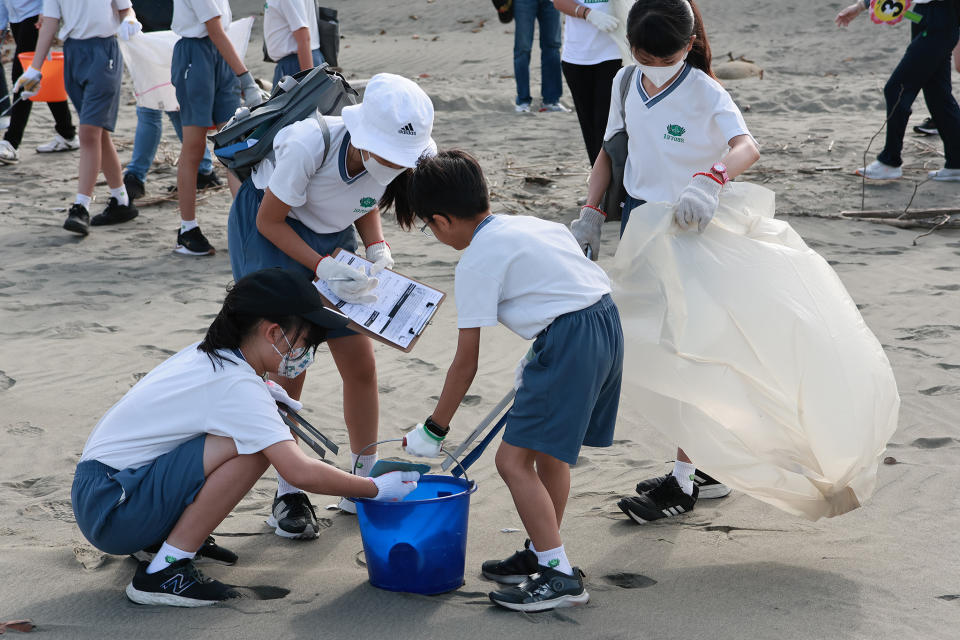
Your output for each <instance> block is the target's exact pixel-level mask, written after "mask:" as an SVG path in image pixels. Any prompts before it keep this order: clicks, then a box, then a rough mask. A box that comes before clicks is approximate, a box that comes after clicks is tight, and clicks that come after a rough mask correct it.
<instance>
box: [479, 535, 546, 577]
mask: <svg viewBox="0 0 960 640" xmlns="http://www.w3.org/2000/svg"><path fill="white" fill-rule="evenodd" d="M544 569H546V567H541V566H540V564H539V563H538V562H537V554H535V553H534V552H533V551H530V540H529V539H528V540H526V541H525V542H524V543H523V549H521V550H520V551H517V552H516V553H514V554H513V555H512V556H510V557H509V558H507V559H506V560H487V561H486V562H484V563H483V565H482V566H481V571H482V572H483V577H484V578H486V579H487V580H494V581H496V582H499V583H501V584H520V583H521V582H523V581H524V580H526V579H527V578H529V577H530V576H531V575H533V574H534V573H537V572H538V571H542V570H544Z"/></svg>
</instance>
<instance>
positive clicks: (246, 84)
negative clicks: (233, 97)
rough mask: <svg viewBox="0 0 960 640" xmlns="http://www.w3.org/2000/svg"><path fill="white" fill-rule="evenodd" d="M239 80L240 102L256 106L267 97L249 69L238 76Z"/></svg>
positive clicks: (246, 105)
mask: <svg viewBox="0 0 960 640" xmlns="http://www.w3.org/2000/svg"><path fill="white" fill-rule="evenodd" d="M237 80H239V81H240V102H242V103H243V106H245V107H255V106H257V105H258V104H260V103H261V102H263V101H264V100H266V99H267V96H266V95H264V93H263V91H261V90H260V87H258V86H257V83H256V81H255V80H254V79H253V75H252V74H251V73H250V72H249V71H247V72H246V73H244V74H243V75H240V76H237Z"/></svg>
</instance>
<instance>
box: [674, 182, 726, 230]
mask: <svg viewBox="0 0 960 640" xmlns="http://www.w3.org/2000/svg"><path fill="white" fill-rule="evenodd" d="M722 188H723V185H721V184H720V183H719V182H717V181H716V180H714V179H713V178H710V177H708V176H693V180H691V181H690V184H688V185H687V186H686V187H684V188H683V191H681V192H680V199H679V200H677V204H676V207H675V208H674V210H673V217H674V218H675V219H676V221H677V224H678V225H679V226H680V228H681V229H689V228H690V227H691V226H693V225H694V224H696V225H697V231H698V232H699V233H703V230H704V229H706V228H707V225H708V224H710V221H711V220H712V219H713V214H714V213H716V212H717V207H718V206H719V205H720V189H722Z"/></svg>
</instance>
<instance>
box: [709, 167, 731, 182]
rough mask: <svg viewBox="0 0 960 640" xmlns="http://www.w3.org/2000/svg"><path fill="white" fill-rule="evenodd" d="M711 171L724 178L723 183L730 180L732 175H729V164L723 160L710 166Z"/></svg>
mask: <svg viewBox="0 0 960 640" xmlns="http://www.w3.org/2000/svg"><path fill="white" fill-rule="evenodd" d="M710 172H711V173H713V174H714V175H715V176H717V177H718V178H720V179H721V180H723V182H722V184H727V183H728V182H730V176H728V175H727V165H725V164H723V163H722V162H715V163H714V164H713V166H712V167H710Z"/></svg>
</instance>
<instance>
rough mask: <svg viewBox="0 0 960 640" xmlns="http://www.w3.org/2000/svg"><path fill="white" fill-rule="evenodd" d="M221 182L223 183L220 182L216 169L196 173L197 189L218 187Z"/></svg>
mask: <svg viewBox="0 0 960 640" xmlns="http://www.w3.org/2000/svg"><path fill="white" fill-rule="evenodd" d="M221 184H223V183H222V182H220V178H219V177H218V176H217V172H216V171H211V172H210V173H197V191H203V190H204V189H211V188H213V187H219V186H220V185H221Z"/></svg>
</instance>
